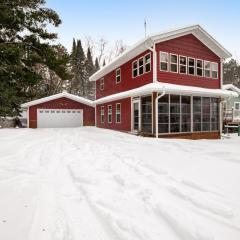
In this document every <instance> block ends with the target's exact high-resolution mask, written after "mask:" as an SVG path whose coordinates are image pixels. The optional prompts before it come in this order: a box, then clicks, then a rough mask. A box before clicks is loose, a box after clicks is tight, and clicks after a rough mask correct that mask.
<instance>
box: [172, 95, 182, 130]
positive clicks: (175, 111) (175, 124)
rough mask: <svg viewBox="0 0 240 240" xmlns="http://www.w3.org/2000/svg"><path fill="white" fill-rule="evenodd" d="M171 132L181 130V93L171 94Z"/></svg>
mask: <svg viewBox="0 0 240 240" xmlns="http://www.w3.org/2000/svg"><path fill="white" fill-rule="evenodd" d="M170 132H180V96H179V95H170Z"/></svg>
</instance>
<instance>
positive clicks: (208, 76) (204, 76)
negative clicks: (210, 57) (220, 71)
mask: <svg viewBox="0 0 240 240" xmlns="http://www.w3.org/2000/svg"><path fill="white" fill-rule="evenodd" d="M206 62H209V63H210V68H209V69H207V70H209V71H210V76H206V74H205V63H206ZM211 65H212V63H211V61H207V60H204V77H205V78H211V76H212V69H211Z"/></svg>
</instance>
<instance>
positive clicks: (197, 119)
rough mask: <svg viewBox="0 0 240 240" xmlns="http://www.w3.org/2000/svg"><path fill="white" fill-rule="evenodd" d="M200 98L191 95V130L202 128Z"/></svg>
mask: <svg viewBox="0 0 240 240" xmlns="http://www.w3.org/2000/svg"><path fill="white" fill-rule="evenodd" d="M201 126H202V98H201V97H193V131H196V132H200V131H201V130H202V127H201Z"/></svg>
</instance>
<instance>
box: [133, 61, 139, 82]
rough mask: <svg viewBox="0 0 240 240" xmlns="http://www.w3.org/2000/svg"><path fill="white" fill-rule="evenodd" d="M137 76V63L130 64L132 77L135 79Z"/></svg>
mask: <svg viewBox="0 0 240 240" xmlns="http://www.w3.org/2000/svg"><path fill="white" fill-rule="evenodd" d="M137 75H138V61H134V62H133V63H132V76H133V77H134V78H135V77H137Z"/></svg>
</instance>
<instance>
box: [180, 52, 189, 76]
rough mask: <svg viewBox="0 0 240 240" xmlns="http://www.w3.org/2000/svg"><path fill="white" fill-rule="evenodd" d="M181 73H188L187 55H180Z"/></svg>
mask: <svg viewBox="0 0 240 240" xmlns="http://www.w3.org/2000/svg"><path fill="white" fill-rule="evenodd" d="M179 73H182V74H186V73H187V57H185V56H179Z"/></svg>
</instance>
